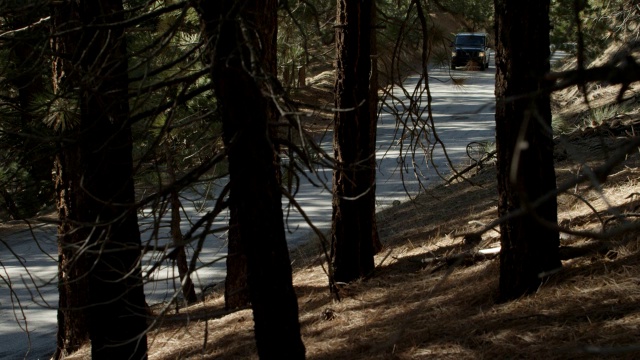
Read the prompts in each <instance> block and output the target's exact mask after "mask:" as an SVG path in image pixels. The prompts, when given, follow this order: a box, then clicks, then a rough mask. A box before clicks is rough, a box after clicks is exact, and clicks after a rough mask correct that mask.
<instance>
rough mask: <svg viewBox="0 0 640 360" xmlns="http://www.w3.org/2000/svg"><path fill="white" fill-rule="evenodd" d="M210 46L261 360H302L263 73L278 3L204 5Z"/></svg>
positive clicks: (263, 0) (262, 0) (201, 5)
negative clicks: (265, 37) (262, 37)
mask: <svg viewBox="0 0 640 360" xmlns="http://www.w3.org/2000/svg"><path fill="white" fill-rule="evenodd" d="M198 11H199V13H200V16H201V19H202V23H203V27H204V33H205V35H206V36H207V38H208V42H209V43H210V44H215V48H214V47H209V48H208V51H209V52H210V57H209V58H210V60H211V62H212V65H213V69H212V79H213V86H214V90H215V93H216V97H217V99H218V107H219V112H220V114H221V116H222V118H223V132H224V140H225V147H226V151H227V154H228V157H229V177H230V201H231V202H232V211H236V212H237V213H236V216H237V222H236V223H235V224H234V226H235V227H236V231H238V236H239V239H240V242H241V247H242V251H244V253H245V255H246V257H247V265H248V266H247V281H248V285H249V295H250V300H251V306H252V309H253V317H254V326H255V338H256V344H257V347H258V355H259V356H260V358H264V359H301V358H304V357H305V348H304V345H303V343H302V340H301V338H300V325H299V322H298V303H297V298H296V294H295V291H294V289H293V285H292V278H291V265H290V259H289V252H288V249H287V243H286V238H285V229H284V222H283V217H282V215H283V214H282V203H281V190H280V183H279V180H278V176H277V169H276V162H275V161H274V152H275V148H274V146H273V144H272V143H271V141H270V136H269V129H268V123H269V104H268V102H269V101H270V99H268V98H265V96H264V95H263V92H262V89H263V87H262V86H261V83H262V82H263V81H264V80H265V79H266V76H268V74H267V73H266V71H267V70H266V69H265V67H263V64H262V60H263V59H264V55H262V54H263V53H262V52H263V51H265V49H264V48H262V47H261V45H260V41H259V37H258V36H257V35H256V34H257V33H262V32H263V31H265V30H260V29H261V28H263V27H264V28H265V29H274V28H275V27H276V26H277V25H276V17H275V11H276V2H275V0H260V1H255V2H253V1H231V0H225V1H218V2H212V1H201V2H200V3H199V5H198Z"/></svg>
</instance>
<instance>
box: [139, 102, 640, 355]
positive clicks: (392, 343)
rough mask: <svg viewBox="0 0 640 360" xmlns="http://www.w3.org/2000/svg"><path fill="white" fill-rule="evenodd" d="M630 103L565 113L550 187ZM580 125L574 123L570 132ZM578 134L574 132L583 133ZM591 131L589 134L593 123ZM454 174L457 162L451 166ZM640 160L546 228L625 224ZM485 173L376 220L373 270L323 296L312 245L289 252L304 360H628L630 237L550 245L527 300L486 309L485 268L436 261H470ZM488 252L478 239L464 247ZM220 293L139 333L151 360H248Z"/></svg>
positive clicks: (635, 326)
mask: <svg viewBox="0 0 640 360" xmlns="http://www.w3.org/2000/svg"><path fill="white" fill-rule="evenodd" d="M636 107H637V105H636V103H635V102H634V101H632V102H631V105H630V106H628V107H626V109H627V111H626V112H625V113H621V112H612V113H611V114H610V115H611V117H610V118H608V119H605V118H601V119H599V120H598V122H599V124H595V122H594V120H588V119H587V118H586V117H585V116H590V115H588V114H589V112H584V111H582V110H579V107H574V110H575V111H574V113H572V114H570V115H567V113H566V112H565V114H564V115H563V116H564V117H565V121H567V120H566V119H568V118H571V121H573V126H574V130H573V132H572V133H571V134H569V135H566V136H562V137H560V138H558V140H557V150H556V160H557V164H556V171H557V177H558V184H561V183H564V182H566V181H570V180H571V179H572V178H575V176H576V174H578V173H580V172H581V171H582V172H584V171H585V169H587V168H589V167H590V168H593V167H596V166H598V165H600V164H602V163H604V162H605V161H606V160H607V159H608V158H609V155H610V153H611V152H612V151H614V149H615V148H616V146H618V145H619V144H620V143H621V142H622V141H624V139H625V138H626V137H628V136H629V135H630V134H632V133H634V132H635V131H637V130H638V128H637V126H636V125H635V124H636V123H638V118H639V115H638V112H637V110H634V109H635V108H636ZM581 124H582V125H581ZM585 124H586V125H585ZM596 125H597V126H596ZM462 166H464V164H462ZM639 166H640V156H639V154H638V153H635V154H633V155H631V156H629V157H628V158H627V160H626V161H625V162H624V164H621V165H619V166H617V167H616V169H615V170H614V171H613V173H612V174H611V175H610V176H609V178H608V181H607V182H606V183H605V184H602V185H601V186H593V185H594V184H587V183H583V184H579V185H576V186H575V187H572V190H571V191H570V192H569V193H566V194H563V195H561V196H560V197H559V199H558V202H559V223H560V224H561V225H562V226H565V227H568V228H570V229H571V230H574V231H575V230H589V231H594V232H600V231H602V227H603V226H605V227H606V228H607V229H610V228H613V227H615V226H617V225H620V224H621V223H622V220H620V219H626V220H624V221H633V219H634V217H635V216H636V215H637V209H638V207H639V206H640V200H639V197H638V196H639V195H640V193H639V192H638V190H637V183H638V179H639V175H640V167H639ZM495 179H496V175H495V169H494V167H493V166H492V165H491V164H487V165H486V166H484V168H482V169H478V170H477V173H476V174H475V175H474V176H472V177H470V178H468V181H458V182H455V183H452V184H450V185H447V186H443V185H440V186H437V187H434V188H432V189H431V190H430V191H429V192H428V193H426V194H423V195H421V196H419V197H418V198H417V199H415V201H412V202H406V203H402V204H399V205H397V206H394V207H392V208H389V209H386V210H384V211H382V212H380V213H379V214H378V224H379V225H378V226H379V230H380V235H381V238H382V241H383V243H384V246H385V248H384V249H383V251H382V252H381V253H380V254H378V255H377V256H376V260H375V261H376V265H377V267H376V270H375V273H374V274H373V275H372V276H371V277H370V278H369V279H367V280H364V281H359V282H356V283H354V284H350V285H348V286H346V287H344V289H343V290H342V293H341V297H342V301H340V302H337V301H335V300H334V298H333V297H332V296H331V295H330V294H329V292H328V286H327V277H326V275H325V272H324V270H323V266H324V265H325V262H324V258H323V256H322V255H321V253H320V251H319V242H318V241H317V240H314V241H312V242H310V243H309V244H308V245H307V246H304V247H301V248H298V249H295V250H293V251H292V258H293V265H294V277H293V279H294V286H295V288H296V291H297V294H298V297H299V306H300V323H301V326H302V335H303V340H304V342H305V345H306V347H307V357H308V358H309V359H420V358H436V359H484V358H532V359H533V358H535V359H578V358H579V359H583V358H590V357H593V358H600V357H607V358H621V359H627V358H628V359H633V358H638V357H640V340H639V335H640V287H639V285H640V268H639V267H638V263H639V262H640V236H639V234H638V232H637V231H631V232H627V233H625V234H622V235H618V236H615V237H612V238H609V239H606V240H602V241H596V240H590V239H587V238H584V237H581V236H577V235H566V234H563V235H562V237H561V245H562V247H563V248H562V251H563V252H562V253H563V257H564V258H565V260H564V261H563V266H564V268H563V269H562V270H561V271H560V272H558V273H557V274H555V275H553V276H552V277H551V279H550V280H549V281H548V282H547V283H545V284H544V285H543V286H541V287H540V289H539V291H538V292H537V293H536V294H535V295H533V296H529V297H524V298H521V299H518V300H516V301H513V302H509V303H503V304H499V303H496V302H495V297H496V289H497V287H498V266H499V264H498V259H497V258H495V257H493V258H492V257H491V256H486V257H484V256H483V257H477V256H476V257H474V258H465V259H464V260H462V261H447V260H451V259H453V258H454V257H455V256H457V255H459V254H462V253H464V252H465V251H471V250H474V249H472V248H471V247H470V246H469V245H465V244H464V243H463V236H464V234H466V233H469V232H473V231H476V230H478V229H479V228H480V227H481V226H482V224H488V223H490V222H492V221H494V220H495V219H496V217H497V208H496V205H497V192H496V180H495ZM498 244H499V234H498V233H497V232H496V231H493V230H492V231H489V232H487V233H485V234H484V235H483V237H482V241H481V243H480V244H479V246H478V247H477V248H489V247H492V246H496V245H498ZM223 307H224V300H223V297H222V294H221V293H219V292H218V293H213V294H210V295H208V296H207V297H206V299H204V300H203V301H202V302H201V303H199V304H197V305H195V306H192V307H189V308H187V309H181V310H180V313H179V314H168V315H166V317H165V318H164V320H163V322H162V324H161V326H160V327H157V328H155V329H154V330H152V332H151V333H150V334H149V335H150V337H149V339H150V347H151V348H150V358H152V359H178V358H180V359H187V358H224V359H246V358H257V355H256V349H255V344H254V341H253V333H252V327H253V321H252V314H251V311H250V310H240V311H236V312H233V313H231V314H227V315H220V314H221V313H223Z"/></svg>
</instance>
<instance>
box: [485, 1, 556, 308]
mask: <svg viewBox="0 0 640 360" xmlns="http://www.w3.org/2000/svg"><path fill="white" fill-rule="evenodd" d="M495 11H496V12H495V13H496V44H497V49H496V69H497V75H496V139H497V154H498V191H499V205H498V207H499V213H500V215H501V216H505V215H507V214H509V213H511V212H512V211H515V210H518V209H521V208H525V209H527V210H528V211H527V214H526V215H524V216H520V217H517V218H513V219H510V220H508V221H505V222H504V223H503V224H501V226H500V229H501V246H502V251H501V253H500V298H501V299H502V300H509V299H515V298H518V297H520V296H522V295H524V294H529V293H532V292H535V291H536V290H537V289H538V288H539V286H540V285H541V284H542V283H543V281H544V279H545V277H546V275H545V274H547V273H548V272H550V271H553V270H556V269H558V268H559V267H560V266H561V263H560V259H559V255H558V247H559V234H558V231H557V229H554V228H552V227H553V225H555V224H557V202H556V198H555V197H551V198H550V199H549V200H547V201H545V202H544V203H542V205H540V206H538V207H537V208H535V209H529V207H530V206H531V204H532V202H533V201H536V200H537V199H539V198H540V197H542V196H544V195H545V194H548V193H550V192H552V191H554V190H555V189H556V179H555V170H554V164H553V138H552V133H551V110H550V101H549V95H548V94H547V93H544V92H539V90H541V89H543V88H544V87H545V85H546V84H545V80H544V76H545V74H546V73H548V72H549V1H548V0H547V1H529V2H522V1H520V0H496V1H495ZM543 222H544V223H546V224H544V223H543Z"/></svg>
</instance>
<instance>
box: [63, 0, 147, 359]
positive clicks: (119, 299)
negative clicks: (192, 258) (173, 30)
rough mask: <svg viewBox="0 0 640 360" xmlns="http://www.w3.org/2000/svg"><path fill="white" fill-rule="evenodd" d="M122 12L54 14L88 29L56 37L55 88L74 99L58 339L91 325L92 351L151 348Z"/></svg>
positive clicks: (133, 355) (100, 6) (135, 353)
mask: <svg viewBox="0 0 640 360" xmlns="http://www.w3.org/2000/svg"><path fill="white" fill-rule="evenodd" d="M123 12H124V10H123V6H122V1H121V0H99V1H79V2H58V3H56V4H55V6H54V8H53V17H52V18H53V23H54V24H55V28H54V30H55V31H57V32H59V33H60V32H63V31H65V30H69V29H74V28H79V27H81V26H82V29H83V31H81V32H75V31H70V32H65V33H64V34H65V35H62V36H57V37H54V38H55V39H56V41H57V44H56V47H55V50H56V52H57V54H56V55H57V56H58V58H56V59H55V61H54V76H55V80H54V89H55V90H56V95H57V96H58V100H59V101H60V102H61V103H65V104H68V105H67V107H65V108H62V107H60V108H59V109H58V110H59V113H58V119H57V121H58V124H57V125H59V129H61V131H62V132H63V134H64V139H65V140H64V141H63V142H62V143H61V144H60V150H59V154H58V157H57V169H58V176H57V179H56V184H57V193H58V208H59V217H60V223H61V225H60V227H59V238H60V243H59V244H60V245H59V247H60V250H59V254H60V267H61V268H60V280H59V281H60V292H61V294H60V299H61V304H60V312H59V318H62V321H61V322H60V325H59V331H58V344H59V345H60V344H62V345H63V346H64V344H66V343H67V342H75V341H76V339H74V338H71V337H70V334H78V336H79V337H80V339H86V331H87V330H88V335H89V338H90V340H91V356H92V358H93V359H146V357H147V339H146V308H145V305H146V304H145V299H144V292H143V287H142V274H141V269H140V266H139V260H140V256H141V251H140V245H141V241H140V232H139V229H138V223H137V215H136V212H135V210H133V209H131V208H130V206H132V204H133V203H134V201H135V196H134V187H133V159H132V138H131V126H130V124H129V122H128V117H129V103H128V100H129V99H128V75H127V67H128V66H127V52H126V42H125V37H124V28H123V27H122V25H121V24H122V21H123ZM89 24H91V26H88V25H89ZM96 24H110V26H107V27H95V25H96ZM63 100H64V101H63ZM74 108H77V109H78V110H77V111H74ZM67 139H68V140H67ZM80 286H85V287H84V288H80ZM75 326H79V327H80V328H78V329H76V328H74V327H75ZM85 327H86V328H85ZM70 349H71V348H70ZM64 351H65V349H63V350H61V351H59V352H60V353H62V352H64Z"/></svg>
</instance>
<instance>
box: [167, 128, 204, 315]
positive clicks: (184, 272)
mask: <svg viewBox="0 0 640 360" xmlns="http://www.w3.org/2000/svg"><path fill="white" fill-rule="evenodd" d="M169 141H171V139H170V136H168V137H167V139H165V146H164V152H165V156H166V159H167V172H168V173H169V180H170V181H171V182H172V183H173V182H175V181H176V169H175V163H174V161H173V155H172V154H171V148H170V146H169ZM169 203H170V205H171V238H172V239H173V242H174V244H180V243H181V242H182V239H183V236H182V230H181V229H180V222H181V217H180V208H181V207H182V203H181V202H180V196H179V193H178V191H177V190H172V191H171V194H169ZM176 251H177V252H176V257H175V261H176V267H177V268H178V276H179V277H180V288H181V289H182V295H183V296H184V300H185V302H186V303H187V305H191V304H195V303H196V302H197V301H198V297H197V296H196V289H195V286H194V285H193V281H191V274H190V273H189V262H188V259H187V252H186V250H185V249H184V245H179V246H178V248H177V249H176Z"/></svg>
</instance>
